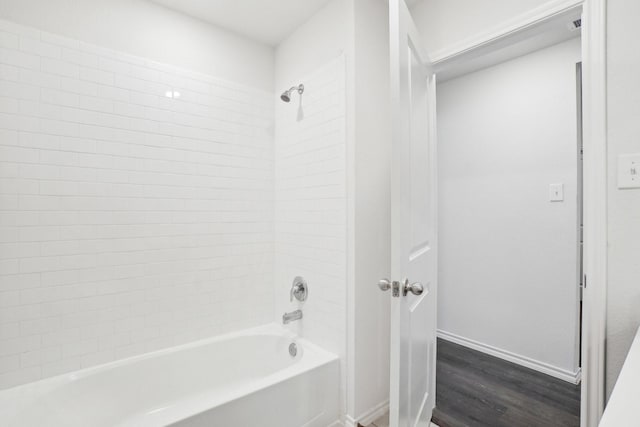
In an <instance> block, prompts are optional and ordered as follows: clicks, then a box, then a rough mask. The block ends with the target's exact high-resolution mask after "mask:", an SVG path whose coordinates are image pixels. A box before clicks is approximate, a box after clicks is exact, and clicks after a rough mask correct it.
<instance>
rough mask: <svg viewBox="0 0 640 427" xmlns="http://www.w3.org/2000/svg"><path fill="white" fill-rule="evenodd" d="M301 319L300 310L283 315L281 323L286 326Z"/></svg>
mask: <svg viewBox="0 0 640 427" xmlns="http://www.w3.org/2000/svg"><path fill="white" fill-rule="evenodd" d="M300 319H302V310H296V311H292V312H291V313H285V314H283V315H282V323H283V324H285V325H286V324H287V323H290V322H293V321H294V320H300Z"/></svg>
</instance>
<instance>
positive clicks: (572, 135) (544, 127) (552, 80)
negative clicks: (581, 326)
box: [438, 39, 580, 375]
mask: <svg viewBox="0 0 640 427" xmlns="http://www.w3.org/2000/svg"><path fill="white" fill-rule="evenodd" d="M579 60H580V40H579V39H573V40H570V41H568V42H564V43H561V44H559V45H556V46H553V47H550V48H546V49H543V50H540V51H537V52H534V53H532V54H529V55H526V56H523V57H521V58H518V59H515V60H511V61H508V62H506V63H503V64H499V65H496V66H494V67H491V68H487V69H485V70H481V71H478V72H475V73H472V74H468V75H466V76H463V77H460V78H457V79H454V80H451V81H448V82H446V83H444V84H442V85H439V86H438V135H439V141H438V145H439V160H440V163H439V168H440V170H439V178H440V188H439V192H440V193H439V194H440V211H439V214H440V216H439V218H440V219H439V221H440V224H439V232H440V235H439V243H440V254H439V256H440V258H439V274H440V276H439V289H438V303H439V306H438V328H439V329H441V330H443V331H445V332H447V333H450V334H454V335H457V336H460V337H463V338H466V339H470V340H474V341H478V342H480V343H483V344H484V345H487V346H491V347H495V348H498V349H501V350H506V351H508V352H511V353H515V354H517V355H520V356H523V357H526V358H529V359H532V360H534V361H537V362H539V363H540V364H546V365H549V366H551V367H553V368H555V369H557V370H558V371H563V372H565V373H567V374H569V375H570V374H572V373H575V372H576V370H577V347H576V342H577V332H578V323H577V322H578V278H577V271H576V266H577V246H576V245H577V137H576V80H575V73H576V72H575V65H576V63H577V62H579ZM552 183H563V184H564V193H565V200H564V202H555V203H551V202H550V201H549V185H550V184H552Z"/></svg>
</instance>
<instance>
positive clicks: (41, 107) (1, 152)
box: [0, 21, 344, 388]
mask: <svg viewBox="0 0 640 427" xmlns="http://www.w3.org/2000/svg"><path fill="white" fill-rule="evenodd" d="M312 87H313V86H312ZM329 87H330V84H329V83H328V82H327V84H326V85H324V86H322V90H323V91H324V92H326V93H327V94H329V92H328V91H329V89H328V88H329ZM307 99H308V100H309V101H312V100H314V98H313V95H310V96H309V97H308V98H307ZM329 99H333V95H332V96H331V97H329V98H327V99H325V98H323V99H322V100H320V101H319V102H318V104H317V106H316V102H315V101H314V102H310V103H309V111H308V121H306V122H305V123H308V125H306V124H305V126H309V127H308V128H307V129H306V130H305V131H304V132H296V133H295V135H296V138H298V139H300V141H301V143H300V144H299V145H298V144H296V145H295V146H293V145H290V144H286V145H283V146H282V147H281V153H282V155H283V164H282V166H283V167H287V170H286V171H285V174H284V175H283V178H286V179H287V180H289V181H287V182H288V183H285V181H281V182H282V185H283V187H282V190H283V195H284V196H283V198H282V200H280V206H281V207H282V208H285V207H286V205H287V204H289V203H290V200H291V197H294V196H295V197H298V195H299V197H300V198H301V199H302V198H303V199H305V200H307V201H308V203H309V204H311V205H313V208H311V210H310V212H309V213H310V216H308V217H307V216H306V215H303V214H304V212H305V211H306V210H307V208H305V207H304V206H306V205H307V203H305V204H304V205H300V204H299V203H295V204H294V205H293V206H292V209H291V214H293V215H295V216H293V217H287V216H283V217H282V223H281V225H282V228H281V232H280V234H279V235H280V240H279V242H280V249H281V252H282V253H289V251H290V249H293V248H296V247H297V246H295V245H296V244H295V239H294V238H293V237H292V235H291V233H293V232H300V233H305V237H304V242H303V243H304V245H305V246H304V250H301V251H299V254H298V256H296V258H295V259H296V260H300V262H304V264H303V265H304V266H305V269H303V270H302V271H298V270H295V271H294V269H292V270H291V273H293V272H295V273H296V274H299V273H302V274H304V273H305V272H306V271H307V269H306V266H309V267H310V268H311V270H310V271H313V272H314V273H315V272H317V273H319V274H320V276H315V275H313V276H310V277H309V279H311V284H312V286H313V288H312V293H311V295H312V298H313V299H314V300H315V299H325V300H327V301H333V299H334V297H333V296H332V295H330V292H329V289H328V288H329V286H337V283H334V280H333V279H334V278H335V277H337V276H338V275H339V274H338V273H339V271H342V269H343V267H342V266H338V265H337V264H336V265H334V264H333V258H334V257H335V256H337V254H335V253H334V252H333V251H330V250H327V245H329V244H333V241H334V240H335V239H340V238H341V236H342V234H343V233H341V232H339V231H338V230H337V228H338V227H339V224H340V222H339V221H338V219H337V218H338V217H343V216H344V209H343V207H342V206H341V204H342V202H341V198H343V197H344V189H343V188H342V187H341V186H339V185H337V183H335V181H336V180H338V178H339V176H341V175H340V174H341V173H343V172H340V171H339V170H338V169H339V168H343V166H340V165H341V162H343V154H341V152H340V149H338V146H339V143H338V139H337V136H335V128H336V126H337V121H336V120H329V119H330V118H331V117H332V115H333V114H334V112H333V111H329V110H327V109H326V107H325V106H324V105H327V106H328V105H329ZM321 106H322V107H321ZM314 110H316V111H317V114H316V113H314V112H313V111H314ZM313 123H316V124H315V125H312V124H313ZM273 126H274V104H273V94H271V93H266V92H263V91H260V90H257V89H253V88H249V87H245V86H241V85H237V84H234V83H231V82H226V81H221V80H218V79H215V78H213V77H209V76H204V75H201V74H196V73H191V72H188V71H184V70H180V69H177V68H174V67H171V66H167V65H162V64H158V63H155V62H152V61H148V60H145V59H143V58H137V57H132V56H128V55H124V54H120V53H117V52H113V51H110V50H107V49H102V48H99V47H96V46H92V45H88V44H85V43H82V42H79V41H76V40H71V39H67V38H63V37H59V36H56V35H51V34H46V33H42V32H40V31H36V30H33V29H30V28H26V27H22V26H19V25H16V24H14V23H11V22H6V21H0V388H7V387H11V386H14V385H18V384H21V383H25V382H29V381H33V380H37V379H40V378H44V377H48V376H52V375H56V374H60V373H64V372H69V371H73V370H77V369H80V368H83V367H88V366H92V365H96V364H99V363H104V362H109V361H112V360H116V359H119V358H123V357H127V356H132V355H136V354H140V353H144V352H148V351H152V350H155V349H159V348H163V347H168V346H171V345H175V344H179V343H183V342H187V341H191V340H194V339H198V338H202V337H207V336H211V335H215V334H219V333H223V332H226V331H230V330H234V329H241V328H246V327H250V326H254V325H258V324H262V323H266V322H270V321H272V320H273V313H274V303H273V301H274V299H273V283H272V282H273V277H274V267H273V266H274V259H273V258H274V251H273V243H274V176H273V175H274V173H273V170H274V141H273ZM305 135H308V136H305ZM312 135H315V136H316V138H317V137H324V136H325V135H326V136H327V137H329V138H335V139H336V141H335V144H334V145H332V146H329V147H326V148H323V149H320V148H319V147H318V143H319V140H318V139H313V138H312V139H308V138H310V137H311V136H312ZM307 139H308V141H307ZM286 141H291V139H290V138H287V139H286ZM300 150H304V153H303V152H301V151H300ZM339 159H340V160H339ZM298 161H299V162H300V163H299V164H298V165H297V166H296V167H295V168H290V167H289V166H290V165H291V164H292V162H293V163H297V162H298ZM301 166H304V169H305V170H306V173H303V176H302V177H298V176H299V175H296V174H300V173H302V172H301V170H300V167H301ZM295 181H298V182H299V183H300V184H304V186H297V185H295V184H294V182H295ZM307 187H309V189H308V191H307V189H306V188H307ZM305 194H306V195H305ZM309 196H313V197H320V196H323V197H325V198H326V199H323V200H322V201H318V202H314V201H312V200H308V198H309ZM316 203H317V205H316ZM285 211H286V209H285ZM284 214H285V215H286V212H284ZM311 218H313V222H309V221H310V219H311ZM337 221H338V222H337ZM315 224H321V227H320V228H318V227H317V226H316V225H315ZM298 227H299V228H298ZM319 231H329V232H330V234H329V235H327V236H321V235H319V234H318V232H319ZM287 265H288V264H287ZM325 267H326V268H325ZM319 280H322V281H323V285H322V286H323V287H324V286H325V285H324V282H330V283H328V284H327V285H326V288H323V289H321V286H320V284H319V283H318V281H319ZM340 286H342V283H341V284H340ZM285 298H287V296H285ZM308 314H309V316H310V317H311V318H312V319H313V318H314V317H315V316H319V315H321V313H314V312H312V311H310V312H309V313H308ZM331 325H333V320H332V323H331Z"/></svg>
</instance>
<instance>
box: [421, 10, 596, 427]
mask: <svg viewBox="0 0 640 427" xmlns="http://www.w3.org/2000/svg"><path fill="white" fill-rule="evenodd" d="M580 9H582V71H583V76H582V103H583V104H582V105H583V108H582V111H583V146H584V162H583V176H584V181H583V185H584V193H583V212H584V213H583V215H584V275H585V287H584V293H583V315H582V321H583V328H582V335H581V337H582V349H581V354H582V391H581V393H582V396H581V403H580V425H581V427H597V425H598V422H599V421H600V418H601V417H602V413H603V411H604V404H605V338H606V329H605V326H606V310H607V302H606V296H607V108H606V101H607V82H606V0H553V1H550V2H548V3H545V4H543V5H542V6H540V7H538V8H536V9H534V10H532V11H530V12H529V13H526V14H524V15H522V16H520V17H518V18H516V19H514V20H512V21H510V22H508V23H506V24H505V25H502V26H500V27H498V28H494V29H492V30H490V31H488V32H486V33H483V34H481V35H479V36H477V37H474V38H472V39H467V40H464V41H462V42H461V43H458V44H456V45H453V46H452V47H450V48H448V49H446V50H442V51H438V52H434V54H433V55H432V61H433V64H434V66H435V67H436V69H438V68H440V69H442V68H443V67H446V66H447V64H451V63H458V62H459V61H464V60H465V59H467V58H473V57H474V56H477V55H478V52H479V50H480V49H481V48H485V49H486V48H487V47H488V46H491V45H492V44H494V43H496V42H507V43H508V42H509V40H510V39H511V40H514V41H515V40H517V39H518V36H521V35H522V34H523V32H525V31H527V32H531V31H535V28H536V27H537V26H539V25H540V24H543V23H545V22H547V21H549V20H551V19H553V18H554V17H556V16H557V15H559V14H563V13H566V12H570V11H572V10H580Z"/></svg>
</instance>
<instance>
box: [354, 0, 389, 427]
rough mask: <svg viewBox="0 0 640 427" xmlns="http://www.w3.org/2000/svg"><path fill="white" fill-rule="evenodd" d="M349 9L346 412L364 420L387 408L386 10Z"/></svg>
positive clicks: (378, 6)
mask: <svg viewBox="0 0 640 427" xmlns="http://www.w3.org/2000/svg"><path fill="white" fill-rule="evenodd" d="M354 6H355V10H354V12H355V13H354V18H355V19H354V49H353V51H354V67H355V68H354V73H353V77H354V80H353V81H354V83H353V89H354V95H353V97H354V113H353V119H354V123H353V125H354V133H355V138H354V140H353V143H354V156H353V167H354V175H353V189H352V191H353V193H352V194H353V206H354V211H353V223H354V229H353V232H354V233H355V235H354V240H353V242H354V248H353V249H354V255H355V256H354V264H353V267H354V280H353V288H354V294H353V298H352V300H351V301H349V304H350V305H349V307H350V310H352V311H353V312H352V320H351V321H352V322H353V325H352V326H353V328H354V329H353V332H352V333H353V342H350V344H351V345H353V347H352V349H353V354H352V356H353V364H352V365H349V368H350V369H351V370H352V372H349V374H350V375H353V382H352V385H353V388H354V389H353V402H352V405H353V406H352V407H350V408H349V410H350V412H349V415H352V416H353V417H354V419H355V420H358V421H361V422H362V421H363V420H362V416H363V415H370V414H372V413H375V411H376V409H379V408H381V409H382V410H384V405H385V404H386V403H387V402H388V400H389V351H388V349H389V309H390V306H389V305H390V295H389V293H388V292H381V291H380V290H378V288H377V286H376V283H377V282H378V280H380V279H381V278H383V277H389V274H390V268H391V266H390V260H391V253H390V246H391V245H390V241H391V230H390V224H391V222H390V221H391V218H390V209H391V207H390V187H389V186H390V182H391V180H390V173H391V170H390V166H391V165H390V161H389V159H390V158H391V122H390V88H389V70H390V67H389V7H388V2H386V1H383V0H374V1H372V0H355V1H354ZM365 421H366V420H365ZM363 424H364V422H363Z"/></svg>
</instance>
